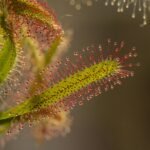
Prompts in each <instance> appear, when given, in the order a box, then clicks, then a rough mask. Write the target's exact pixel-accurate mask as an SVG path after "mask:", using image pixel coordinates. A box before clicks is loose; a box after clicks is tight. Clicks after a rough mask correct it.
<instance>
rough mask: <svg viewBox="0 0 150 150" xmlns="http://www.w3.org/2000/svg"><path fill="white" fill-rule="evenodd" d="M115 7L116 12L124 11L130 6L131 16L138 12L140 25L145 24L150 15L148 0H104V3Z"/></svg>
mask: <svg viewBox="0 0 150 150" xmlns="http://www.w3.org/2000/svg"><path fill="white" fill-rule="evenodd" d="M109 4H110V5H112V6H116V7H117V12H124V11H125V9H129V8H131V7H132V15H131V16H132V18H135V17H136V15H137V14H138V13H139V12H140V13H141V17H142V19H143V23H142V25H147V23H148V21H149V18H150V17H149V16H150V0H105V5H106V6H107V5H109Z"/></svg>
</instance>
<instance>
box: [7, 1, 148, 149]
mask: <svg viewBox="0 0 150 150" xmlns="http://www.w3.org/2000/svg"><path fill="white" fill-rule="evenodd" d="M102 1H103V0H102ZM102 1H99V2H97V3H94V5H93V6H92V7H86V6H83V8H82V9H81V10H80V11H77V10H75V9H74V7H72V6H70V5H69V2H68V1H67V0H49V4H50V5H51V7H52V8H53V9H54V10H55V12H56V14H57V16H58V18H59V21H60V22H61V24H62V26H63V28H64V29H65V30H66V29H68V28H69V29H70V28H71V29H73V30H74V36H73V40H72V42H71V47H70V48H69V52H68V54H66V55H69V53H72V52H73V50H76V49H79V50H80V49H82V48H84V47H86V46H88V45H91V44H98V43H101V41H105V40H107V39H108V38H111V39H112V40H115V41H121V40H124V41H125V43H126V44H127V45H128V46H129V47H131V46H136V48H137V51H138V54H139V57H138V59H137V60H138V61H139V62H141V67H140V68H137V69H136V75H135V77H134V78H129V79H126V81H124V84H123V85H122V86H120V87H116V88H115V89H114V90H113V91H109V92H107V93H103V94H102V95H101V96H99V97H96V98H94V99H93V100H92V101H90V102H87V103H85V104H84V105H83V106H82V107H76V108H75V109H74V110H73V111H72V115H73V118H74V122H73V125H72V129H71V133H70V134H68V135H67V136H66V137H65V138H62V137H58V138H55V139H53V140H51V141H48V142H46V143H45V144H43V145H41V146H40V147H38V146H37V145H36V142H35V141H34V140H33V139H32V137H30V136H29V135H28V134H29V133H28V132H26V130H24V131H23V133H22V134H20V135H19V138H18V139H17V140H12V141H11V142H9V143H8V144H7V145H6V148H5V149H6V150H17V149H18V150H20V149H21V150H36V149H39V150H150V95H149V94H150V25H147V26H145V27H142V28H141V27H140V23H141V22H142V20H141V16H140V14H139V16H140V17H137V18H136V19H131V17H130V13H131V10H127V11H126V12H125V13H124V14H118V13H117V12H116V7H105V6H104V2H102ZM68 14H70V15H72V16H70V15H69V16H68Z"/></svg>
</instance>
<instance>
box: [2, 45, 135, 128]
mask: <svg viewBox="0 0 150 150" xmlns="http://www.w3.org/2000/svg"><path fill="white" fill-rule="evenodd" d="M88 51H89V49H88ZM118 51H120V50H119V48H116V49H115V52H114V53H116V54H110V55H108V56H106V57H103V54H101V55H97V56H98V58H93V51H91V53H90V56H89V58H83V56H84V55H83V56H82V55H79V54H78V53H75V55H76V56H77V58H78V59H80V62H78V63H81V61H82V63H83V64H84V65H82V67H81V66H80V65H79V67H77V68H76V67H75V68H76V70H75V71H74V72H72V69H73V68H74V67H73V66H75V65H78V64H74V65H73V64H72V63H70V64H69V65H68V66H66V65H65V64H66V63H63V65H64V70H63V71H62V73H61V74H60V75H62V74H63V75H62V76H63V78H62V79H61V80H59V81H55V80H54V81H53V82H54V83H53V84H52V85H51V86H50V87H49V88H48V89H45V90H44V91H41V93H39V94H36V95H34V96H33V97H31V98H29V99H26V100H25V101H24V102H22V103H20V104H19V105H17V106H15V107H13V108H10V109H8V110H7V111H4V112H1V113H0V125H1V126H3V123H4V125H5V124H9V123H10V124H11V123H13V122H16V123H17V122H28V121H32V120H33V121H34V119H37V118H38V119H41V118H42V116H44V115H46V114H47V111H48V112H51V110H52V111H53V106H55V105H56V109H58V110H59V107H61V104H62V103H63V107H64V106H65V107H66V108H68V107H69V108H72V106H74V104H76V101H78V99H81V98H82V97H84V95H89V96H90V97H91V94H92V97H93V95H95V96H97V95H99V94H101V92H102V90H103V89H104V91H107V90H108V89H109V87H110V88H111V89H113V87H114V85H117V84H121V81H120V79H123V78H127V77H130V76H133V72H132V71H129V70H128V69H125V68H126V67H127V68H128V67H131V66H134V65H133V64H131V63H128V62H127V64H126V63H125V62H126V60H128V59H129V58H132V57H136V56H137V55H136V53H135V51H134V50H133V52H129V53H128V54H126V55H125V56H122V57H119V56H118ZM96 54H97V53H96ZM86 57H87V56H86ZM87 60H89V61H88V64H87V65H85V62H86V61H87ZM67 63H68V59H67ZM89 63H90V65H89ZM69 66H71V68H70V67H69ZM68 67H69V70H70V73H69V74H68V75H67V71H68V69H67V68H68ZM46 70H47V69H46ZM64 74H66V76H64ZM54 76H55V75H54ZM50 78H51V77H50ZM47 82H49V81H47ZM50 82H52V78H51V81H50ZM85 97H86V96H85ZM80 104H81V102H80ZM57 105H58V106H57ZM51 107H52V108H51ZM45 110H46V111H45Z"/></svg>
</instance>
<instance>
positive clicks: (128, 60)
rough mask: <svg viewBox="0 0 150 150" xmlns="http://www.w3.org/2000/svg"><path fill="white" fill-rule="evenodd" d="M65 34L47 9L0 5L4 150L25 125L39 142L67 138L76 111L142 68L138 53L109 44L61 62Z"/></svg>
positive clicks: (5, 1) (19, 1) (12, 2)
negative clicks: (135, 61) (60, 52)
mask: <svg viewBox="0 0 150 150" xmlns="http://www.w3.org/2000/svg"><path fill="white" fill-rule="evenodd" d="M112 3H115V1H114V2H113V1H112ZM127 4H128V3H127ZM64 34H65V33H64V31H63V28H62V27H61V25H60V23H59V21H58V20H57V17H56V14H55V12H54V11H53V10H52V9H51V8H50V7H49V6H48V4H47V3H45V2H44V3H43V2H42V1H37V0H1V1H0V138H1V144H2V145H3V144H4V143H5V142H6V141H7V140H9V139H11V138H12V137H13V136H15V135H16V134H17V133H18V132H19V131H20V130H22V129H23V128H24V126H26V125H29V126H30V127H31V128H32V126H33V130H32V132H33V134H34V137H35V138H36V139H38V140H39V141H41V140H43V139H51V138H53V137H55V136H57V135H59V134H66V133H68V132H69V131H70V125H71V122H72V119H71V116H70V111H71V110H72V109H73V108H74V107H75V106H76V105H83V103H84V102H85V101H88V100H90V99H92V98H93V97H94V96H98V95H100V94H102V93H103V92H106V91H108V90H112V89H114V87H115V86H117V85H121V84H122V80H124V79H125V78H128V77H132V76H133V75H134V72H133V71H132V67H134V66H139V64H138V63H133V62H132V60H134V58H135V57H137V52H136V49H135V48H134V47H133V48H128V47H127V46H126V45H125V44H124V42H118V43H117V42H112V41H111V40H110V39H108V40H107V44H106V45H105V44H100V45H98V46H93V45H91V46H88V47H87V48H84V49H82V50H80V51H74V53H73V54H72V56H70V57H66V58H64V59H62V58H60V55H59V57H57V54H58V49H60V47H61V44H62V43H63V42H64V41H65V36H64ZM103 45H105V46H103ZM108 47H109V48H108ZM110 47H111V49H110ZM128 49H129V50H128ZM54 58H55V59H54Z"/></svg>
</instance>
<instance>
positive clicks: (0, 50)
mask: <svg viewBox="0 0 150 150" xmlns="http://www.w3.org/2000/svg"><path fill="white" fill-rule="evenodd" d="M15 62H16V49H15V44H14V42H13V39H12V37H11V36H10V35H8V34H7V30H6V31H4V29H2V28H1V27H0V84H2V83H3V82H4V81H5V80H6V79H7V77H8V75H9V74H10V72H11V71H13V67H14V65H15Z"/></svg>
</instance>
